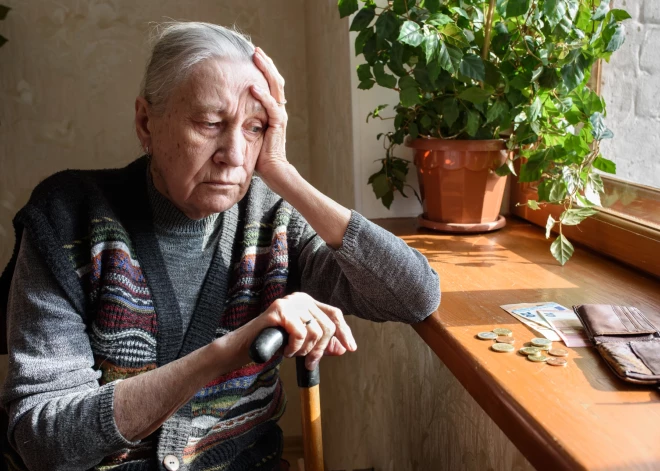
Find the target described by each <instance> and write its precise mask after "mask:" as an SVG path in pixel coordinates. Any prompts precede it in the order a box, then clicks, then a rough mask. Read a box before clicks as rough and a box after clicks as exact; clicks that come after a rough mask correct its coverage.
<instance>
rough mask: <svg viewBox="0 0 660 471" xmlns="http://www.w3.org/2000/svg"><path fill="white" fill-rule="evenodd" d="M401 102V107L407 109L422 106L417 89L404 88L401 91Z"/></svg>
mask: <svg viewBox="0 0 660 471" xmlns="http://www.w3.org/2000/svg"><path fill="white" fill-rule="evenodd" d="M399 101H400V102H401V106H405V107H406V108H407V107H410V106H415V105H421V104H422V101H421V100H420V99H419V92H418V90H417V88H404V89H403V90H401V91H400V92H399Z"/></svg>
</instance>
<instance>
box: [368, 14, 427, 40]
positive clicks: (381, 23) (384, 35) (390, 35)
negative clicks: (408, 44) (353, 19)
mask: <svg viewBox="0 0 660 471" xmlns="http://www.w3.org/2000/svg"><path fill="white" fill-rule="evenodd" d="M418 28H419V26H418ZM398 30H399V20H397V18H396V15H395V14H394V13H392V12H389V11H387V12H385V13H382V14H381V15H380V16H379V17H378V20H376V36H378V38H379V39H381V40H388V41H394V40H395V39H396V33H397V31H398ZM399 39H401V37H400V36H399ZM404 42H405V41H404Z"/></svg>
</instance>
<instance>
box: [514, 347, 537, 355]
mask: <svg viewBox="0 0 660 471" xmlns="http://www.w3.org/2000/svg"><path fill="white" fill-rule="evenodd" d="M518 351H519V352H520V353H522V354H523V355H540V354H541V351H542V350H541V349H540V348H539V347H523V348H521V349H520V350H518Z"/></svg>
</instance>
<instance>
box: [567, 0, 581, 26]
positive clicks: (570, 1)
mask: <svg viewBox="0 0 660 471" xmlns="http://www.w3.org/2000/svg"><path fill="white" fill-rule="evenodd" d="M580 5H581V3H580V0H566V9H567V10H568V15H567V16H568V19H569V20H570V21H573V20H574V19H575V15H577V13H578V9H579V7H580Z"/></svg>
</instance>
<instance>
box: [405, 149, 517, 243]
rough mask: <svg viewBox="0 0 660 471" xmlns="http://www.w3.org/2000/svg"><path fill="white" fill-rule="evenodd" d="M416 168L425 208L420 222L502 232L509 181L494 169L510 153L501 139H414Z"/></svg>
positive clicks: (436, 226) (443, 227)
mask: <svg viewBox="0 0 660 471" xmlns="http://www.w3.org/2000/svg"><path fill="white" fill-rule="evenodd" d="M406 145H407V146H408V147H411V148H413V149H414V150H415V165H416V166H417V177H418V179H419V188H420V191H421V197H422V201H423V204H424V214H423V215H421V216H420V223H421V224H422V225H424V226H426V227H430V228H432V229H438V230H448V231H488V230H493V229H499V228H500V227H503V226H504V224H505V220H504V218H503V217H502V216H500V215H499V212H500V206H501V205H502V196H503V195H504V187H505V185H506V177H500V176H498V175H497V174H496V173H495V169H497V168H498V167H499V166H501V165H502V164H504V162H505V161H506V157H507V152H508V150H507V149H506V145H505V142H504V141H502V140H497V139H493V140H481V141H478V140H475V141H457V140H445V139H415V140H413V141H409V142H407V143H406Z"/></svg>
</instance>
